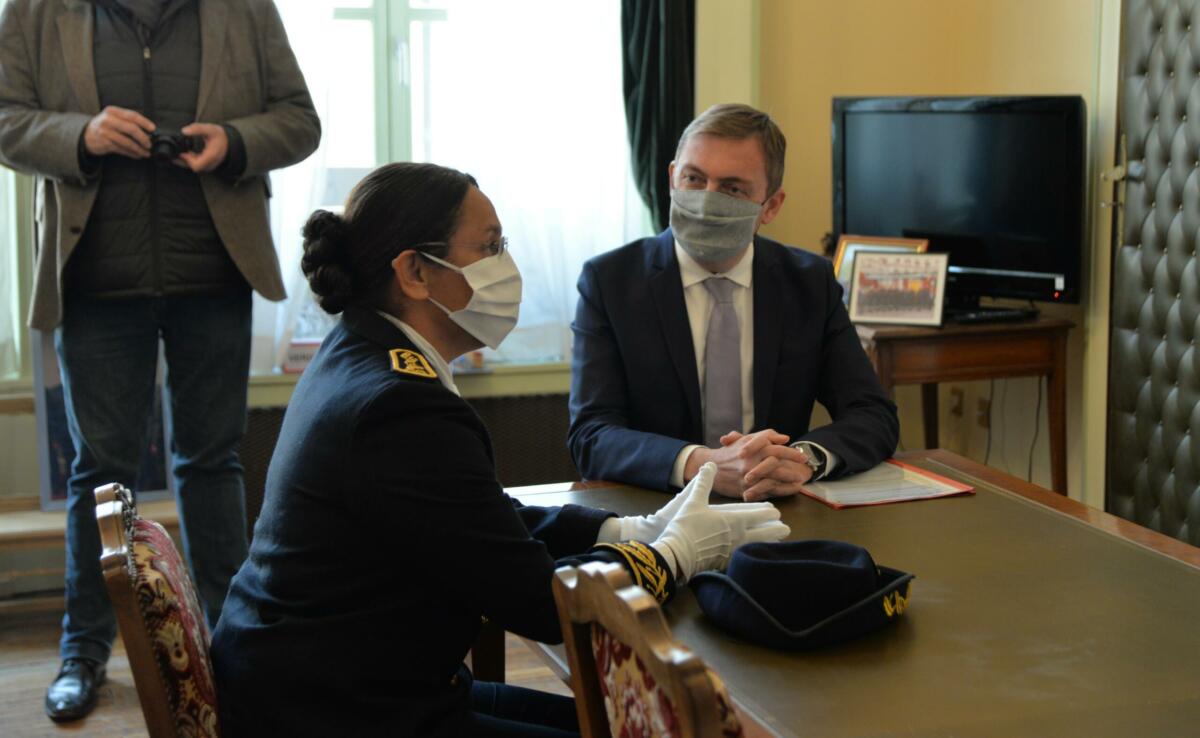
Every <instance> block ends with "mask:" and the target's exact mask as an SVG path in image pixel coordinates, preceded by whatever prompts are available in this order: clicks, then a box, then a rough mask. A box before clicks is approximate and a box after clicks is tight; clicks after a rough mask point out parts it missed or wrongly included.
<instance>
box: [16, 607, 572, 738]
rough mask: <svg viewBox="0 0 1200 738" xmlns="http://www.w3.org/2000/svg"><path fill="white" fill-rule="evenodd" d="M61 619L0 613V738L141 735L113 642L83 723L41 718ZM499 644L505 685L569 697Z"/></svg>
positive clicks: (517, 649)
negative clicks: (92, 706) (105, 670)
mask: <svg viewBox="0 0 1200 738" xmlns="http://www.w3.org/2000/svg"><path fill="white" fill-rule="evenodd" d="M61 617H62V614H61V613H57V612H53V611H42V612H33V613H17V614H12V613H7V614H6V613H2V612H0V736H3V738H18V737H20V738H27V737H28V738H32V737H33V736H63V735H79V736H88V738H113V737H115V736H145V735H146V727H145V724H144V723H143V721H142V712H141V708H140V707H139V706H138V698H137V693H136V692H135V691H134V688H133V676H132V675H131V674H130V672H129V662H128V661H126V659H125V649H124V647H123V646H122V644H121V642H120V641H119V640H118V641H117V644H116V647H115V648H114V650H113V655H112V659H111V660H110V661H109V664H108V681H107V682H106V683H105V684H104V686H103V687H102V688H101V690H100V703H99V705H98V706H97V707H96V710H95V711H94V712H93V713H92V714H91V715H90V716H88V718H87V719H85V720H81V721H79V722H75V723H69V724H66V725H56V724H55V723H53V722H51V721H50V719H49V718H47V717H46V715H45V713H44V712H43V710H42V699H43V698H44V696H45V691H46V685H48V684H49V683H50V680H51V679H53V678H54V675H55V673H57V670H58V635H59V620H60V619H61ZM505 645H506V649H505V650H506V658H507V661H506V663H507V667H508V668H507V671H506V677H505V681H507V682H508V683H510V684H519V685H521V686H523V687H530V688H532V689H540V690H544V691H547V692H555V693H557V694H565V695H569V694H570V691H568V690H567V688H566V687H565V686H564V685H563V683H562V682H561V681H559V680H558V678H557V677H555V676H554V674H553V673H551V672H550V670H549V669H548V668H546V667H545V666H542V663H541V662H540V661H538V659H537V657H535V656H534V655H533V654H532V653H530V651H529V649H528V648H526V647H525V645H524V644H523V643H521V642H520V641H519V640H518V639H516V638H515V637H513V636H511V635H510V636H508V640H507V642H506V644H505Z"/></svg>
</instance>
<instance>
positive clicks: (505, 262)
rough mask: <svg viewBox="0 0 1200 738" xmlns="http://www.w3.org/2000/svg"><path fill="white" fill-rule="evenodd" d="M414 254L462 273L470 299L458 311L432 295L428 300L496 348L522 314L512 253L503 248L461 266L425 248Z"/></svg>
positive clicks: (463, 327) (519, 283)
mask: <svg viewBox="0 0 1200 738" xmlns="http://www.w3.org/2000/svg"><path fill="white" fill-rule="evenodd" d="M417 253H419V254H421V255H422V256H424V257H425V258H426V259H429V260H430V261H432V262H434V263H436V264H441V265H442V266H444V267H446V268H447V269H450V270H452V271H455V272H458V273H459V274H461V275H463V278H464V279H466V280H467V286H469V287H470V288H471V289H472V290H473V294H472V295H471V299H470V301H469V302H467V304H466V306H465V307H464V308H463V309H461V310H450V309H449V308H447V307H446V306H445V305H443V304H441V303H440V302H438V301H437V300H435V299H433V298H432V297H430V298H429V301H430V302H432V303H433V304H434V305H437V306H438V307H439V308H441V309H442V312H444V313H445V314H446V315H447V316H449V318H450V320H453V321H454V322H455V323H457V324H458V325H459V327H461V328H462V329H463V330H464V331H466V332H467V333H470V334H471V335H472V336H474V337H475V338H478V339H479V340H480V342H482V343H483V345H484V346H487V347H488V348H492V349H495V348H499V347H500V343H501V342H502V341H504V339H505V338H506V337H507V336H508V334H509V333H511V332H512V329H513V328H514V327H515V326H516V325H517V318H518V317H519V315H520V313H521V272H520V270H519V269H517V263H516V262H515V261H513V258H512V254H510V253H508V250H507V249H505V250H504V251H501V252H500V253H498V254H493V255H492V256H487V257H484V258H482V259H480V260H479V261H476V262H473V263H471V264H468V265H466V266H465V267H460V266H455V265H454V264H451V263H450V262H448V261H445V260H443V259H439V258H437V257H436V256H433V255H432V254H427V253H425V252H424V251H418V252H417Z"/></svg>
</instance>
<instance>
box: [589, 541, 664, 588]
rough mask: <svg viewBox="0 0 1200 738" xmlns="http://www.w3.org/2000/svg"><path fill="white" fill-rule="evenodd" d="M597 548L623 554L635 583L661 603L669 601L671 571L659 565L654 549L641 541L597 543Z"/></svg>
mask: <svg viewBox="0 0 1200 738" xmlns="http://www.w3.org/2000/svg"><path fill="white" fill-rule="evenodd" d="M596 548H608V549H612V550H613V551H616V552H617V553H619V554H621V557H622V558H623V559H625V563H626V564H628V565H629V572H630V573H631V574H632V575H633V583H634V584H636V585H638V586H639V587H641V588H642V589H644V590H646V591H647V592H649V593H650V594H652V595H654V599H656V600H658V601H659V602H660V603H662V602H666V601H667V597H668V595H669V594H670V590H669V589H668V587H667V583H668V582H670V581H671V580H670V576H671V572H670V571H668V570H667V569H664V568H663V567H662V566H660V565H659V563H658V557H657V556H655V555H654V549H652V548H650V547H649V546H647V545H646V544H644V543H642V542H641V541H622V542H620V543H597V544H596Z"/></svg>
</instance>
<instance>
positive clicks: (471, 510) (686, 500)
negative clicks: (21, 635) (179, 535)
mask: <svg viewBox="0 0 1200 738" xmlns="http://www.w3.org/2000/svg"><path fill="white" fill-rule="evenodd" d="M304 236H305V243H304V259H303V262H302V268H303V270H304V272H305V274H306V275H307V277H308V280H309V284H310V286H311V287H312V289H313V292H314V294H315V295H316V296H317V300H318V302H319V304H320V305H321V307H322V308H324V309H325V310H326V311H328V312H330V313H334V314H337V313H342V318H341V320H340V321H339V323H338V325H337V326H336V327H335V328H334V329H333V331H332V332H331V333H330V334H329V336H328V337H327V338H326V339H325V341H324V342H323V344H322V346H321V349H320V351H319V352H318V354H317V356H316V357H315V358H314V359H313V362H312V363H311V364H310V365H309V367H308V368H307V370H306V371H305V372H304V375H303V376H302V377H301V379H300V381H299V383H298V384H297V385H296V389H295V392H294V394H293V397H292V400H291V403H290V404H289V406H288V409H287V414H286V416H285V418H284V422H283V427H282V429H281V431H280V435H279V440H278V443H277V445H276V448H275V454H274V456H273V458H272V459H271V466H270V471H269V473H268V476H267V486H266V495H265V498H264V503H263V509H262V514H261V517H260V518H259V520H258V523H257V525H256V527H255V531H254V541H253V544H252V546H251V549H250V556H249V558H248V559H247V561H246V562H245V564H244V565H243V566H242V568H241V570H240V571H239V572H238V574H237V576H236V577H235V578H234V581H233V583H232V585H231V588H230V592H229V595H228V598H227V599H226V602H225V607H224V611H223V613H222V615H221V619H220V622H219V624H218V626H217V629H216V632H215V634H214V636H213V643H212V657H213V665H214V668H215V670H216V676H217V687H218V693H219V706H220V712H221V719H222V728H223V732H224V733H225V734H226V735H232V736H235V737H236V736H263V735H287V736H306V735H312V736H322V737H323V738H324V737H326V736H331V735H348V736H349V735H352V736H377V735H380V736H382V735H388V736H422V737H425V736H473V735H478V736H502V735H522V736H567V735H574V734H575V731H577V729H578V728H577V722H576V716H575V707H574V703H573V701H571V700H568V699H566V698H562V697H558V696H555V695H548V694H543V693H540V692H534V691H532V690H525V689H520V688H516V687H511V686H506V685H502V684H489V683H482V682H473V680H472V678H471V675H470V673H469V672H468V671H467V669H466V668H465V666H464V665H463V659H464V657H465V655H466V653H467V651H468V649H469V648H470V646H471V644H472V643H473V641H474V639H475V637H476V634H477V633H478V631H479V627H480V622H481V618H483V617H486V618H488V619H490V620H492V621H493V622H496V623H498V624H499V625H500V626H502V627H503V628H505V629H506V630H509V631H512V632H515V633H518V634H520V635H523V636H526V637H529V638H534V639H537V640H539V641H544V642H549V643H557V642H560V641H561V639H562V635H561V632H560V630H559V624H558V619H557V614H556V610H555V607H554V601H553V595H552V593H551V579H552V574H553V571H554V569H555V568H556V567H557V566H561V565H564V564H576V565H578V564H582V563H585V562H588V561H612V562H617V563H620V564H623V565H625V566H626V567H627V568H628V569H629V570H630V573H631V575H632V577H633V579H634V581H636V582H638V583H639V584H641V585H642V586H644V587H645V588H646V589H647V590H649V591H650V592H651V593H652V594H654V595H655V596H656V597H657V598H658V599H659V600H660V601H666V600H668V599H669V598H670V597H671V595H672V593H673V592H674V587H675V584H676V581H677V580H678V581H683V580H685V579H686V578H687V577H689V576H691V574H692V573H695V572H697V571H700V570H703V569H709V568H721V567H723V566H724V564H725V562H726V561H727V560H728V556H729V553H730V552H731V551H732V549H733V548H734V547H736V546H737V545H739V544H740V543H742V542H745V541H751V540H777V539H778V538H781V537H783V536H784V535H786V533H787V528H786V527H785V526H784V525H783V524H782V523H780V522H779V521H778V518H779V513H778V511H776V510H775V509H774V508H773V507H772V506H770V505H769V504H767V503H756V504H745V503H743V504H731V505H722V506H719V507H716V508H710V507H709V506H708V490H709V487H711V483H712V476H711V474H708V475H707V476H705V475H703V474H702V475H700V476H699V477H697V483H696V484H694V485H692V486H690V487H689V488H688V489H686V490H684V491H683V492H681V493H680V494H679V495H678V496H677V497H676V498H675V499H674V500H672V502H671V503H669V504H668V505H667V506H666V507H664V508H663V509H662V510H660V511H659V512H658V513H656V514H654V515H651V516H643V517H636V518H616V517H613V516H612V514H611V513H607V512H603V511H600V510H593V509H589V508H583V507H579V506H574V505H566V506H564V507H559V508H540V507H529V506H522V505H521V504H520V503H517V502H515V501H513V500H512V499H511V498H509V497H508V496H506V495H505V494H504V491H503V490H502V488H501V486H500V484H499V482H498V481H497V480H496V473H495V465H494V463H493V458H492V448H491V443H490V440H489V438H488V433H487V430H486V428H485V427H484V425H483V423H482V421H481V420H480V419H479V417H478V415H476V414H475V412H474V411H473V410H472V409H471V408H470V407H469V406H468V405H467V404H466V402H464V401H463V400H462V399H461V398H460V397H459V395H458V390H457V388H456V387H455V385H454V381H453V378H452V376H451V373H450V370H449V367H448V366H447V363H448V362H449V361H451V360H452V359H454V358H455V357H457V356H459V355H461V354H463V353H465V352H467V351H471V350H474V349H476V348H479V347H480V346H482V345H490V346H493V347H495V346H496V345H498V344H499V342H500V341H501V340H503V338H504V336H505V335H506V334H507V333H508V331H509V330H510V329H511V328H512V327H513V325H515V323H516V318H517V308H518V306H519V302H520V295H521V280H520V273H519V271H518V270H517V268H516V265H515V263H514V262H513V261H512V257H511V255H510V254H508V252H507V249H506V248H505V239H504V238H503V237H502V235H501V229H500V222H499V220H498V218H497V217H496V213H495V211H494V209H493V208H492V205H491V202H490V201H489V200H488V199H487V197H485V196H484V195H483V193H482V192H480V191H479V189H478V188H477V187H476V184H475V180H474V179H473V178H471V177H470V176H469V175H465V174H463V173H461V172H458V171H455V170H452V169H446V168H444V167H439V166H436V165H432V164H408V163H404V164H390V165H386V166H384V167H381V168H379V169H377V170H376V171H374V172H373V173H371V174H370V175H368V176H367V177H366V179H364V180H363V181H362V182H360V183H359V184H358V186H357V187H356V188H355V189H354V191H353V192H352V193H351V195H350V197H349V199H348V201H347V203H346V208H345V214H344V216H339V215H335V214H332V213H328V212H324V211H317V212H316V213H314V214H313V216H312V217H311V218H310V219H309V221H308V223H307V224H306V225H305V228H304Z"/></svg>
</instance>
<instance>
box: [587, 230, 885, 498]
mask: <svg viewBox="0 0 1200 738" xmlns="http://www.w3.org/2000/svg"><path fill="white" fill-rule="evenodd" d="M674 238H675V237H674V235H673V234H672V233H671V231H670V229H668V230H666V231H664V232H662V233H660V234H659V235H658V236H655V237H653V238H644V239H640V240H638V241H634V242H633V243H630V244H628V245H626V246H623V247H621V248H619V249H615V250H613V251H610V252H608V253H605V254H601V255H600V256H597V257H595V258H593V259H591V260H589V261H588V262H587V263H586V264H584V267H583V273H582V274H581V275H580V277H579V285H578V286H579V305H578V307H577V309H576V312H575V322H574V324H573V325H572V328H573V330H574V332H575V346H574V356H573V359H572V362H571V425H570V429H569V430H568V434H567V443H568V446H569V447H570V450H571V456H572V458H574V460H575V465H576V466H577V467H578V468H579V472H580V473H581V474H582V475H583V476H584V477H585V478H587V479H607V480H610V481H615V482H624V483H627V484H635V485H638V486H641V487H648V488H651V489H663V490H665V489H667V488H668V486H669V480H670V476H671V468H672V465H673V464H674V462H675V458H676V456H677V455H678V454H679V452H680V451H681V450H682V449H683V448H684V447H685V446H686V445H688V444H692V443H700V444H703V443H704V441H703V438H704V426H703V419H702V417H701V414H700V382H699V378H698V377H697V375H696V358H695V352H694V350H693V347H692V333H691V329H690V328H689V327H688V317H687V308H686V306H685V303H684V298H683V285H682V282H681V281H680V276H679V261H678V259H677V258H676V257H675V250H674V243H675V240H674ZM752 280H753V282H752V284H753V289H754V427H753V429H752V430H762V429H764V428H774V429H775V430H777V431H779V432H780V433H786V434H787V435H788V436H790V437H791V440H792V441H793V442H795V441H799V440H807V441H812V442H814V443H818V444H820V445H821V446H824V447H825V448H827V449H829V450H830V451H832V452H833V453H834V454H836V455H837V457H838V459H839V460H840V465H839V466H838V468H837V469H836V470H835V472H834V473H833V475H831V476H840V475H843V474H847V473H852V472H856V471H862V470H864V469H869V468H871V467H872V466H874V465H875V464H878V463H879V462H880V461H882V460H884V459H886V458H888V457H889V456H891V454H892V452H893V451H894V450H895V448H896V442H897V439H898V437H899V428H900V425H899V421H898V420H897V418H896V406H895V405H894V404H893V403H892V402H891V400H889V399H888V397H887V395H885V394H884V392H883V389H882V387H881V386H880V384H879V380H878V378H877V377H876V376H875V372H874V370H873V369H872V368H871V364H870V362H869V360H868V359H867V356H866V354H865V353H864V352H863V349H862V344H861V343H860V342H859V339H858V334H857V332H856V331H855V329H854V326H853V325H852V324H851V323H850V319H849V316H847V314H846V309H845V307H844V306H843V305H842V290H841V287H840V286H839V285H838V283H837V281H836V280H835V279H834V276H833V268H832V265H831V264H830V263H829V260H827V259H824V258H822V257H819V256H815V255H813V254H810V253H808V252H806V251H803V250H800V249H792V248H788V247H786V246H783V245H782V244H779V243H776V242H775V241H771V240H770V239H767V238H763V237H761V236H756V237H755V239H754V265H753V277H752ZM814 402H820V403H821V404H822V405H824V406H825V409H826V410H828V411H829V414H830V417H832V418H833V422H832V423H831V424H830V425H827V426H825V427H822V428H816V429H813V430H810V429H809V427H808V424H809V419H810V417H811V416H812V411H813V403H814Z"/></svg>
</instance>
